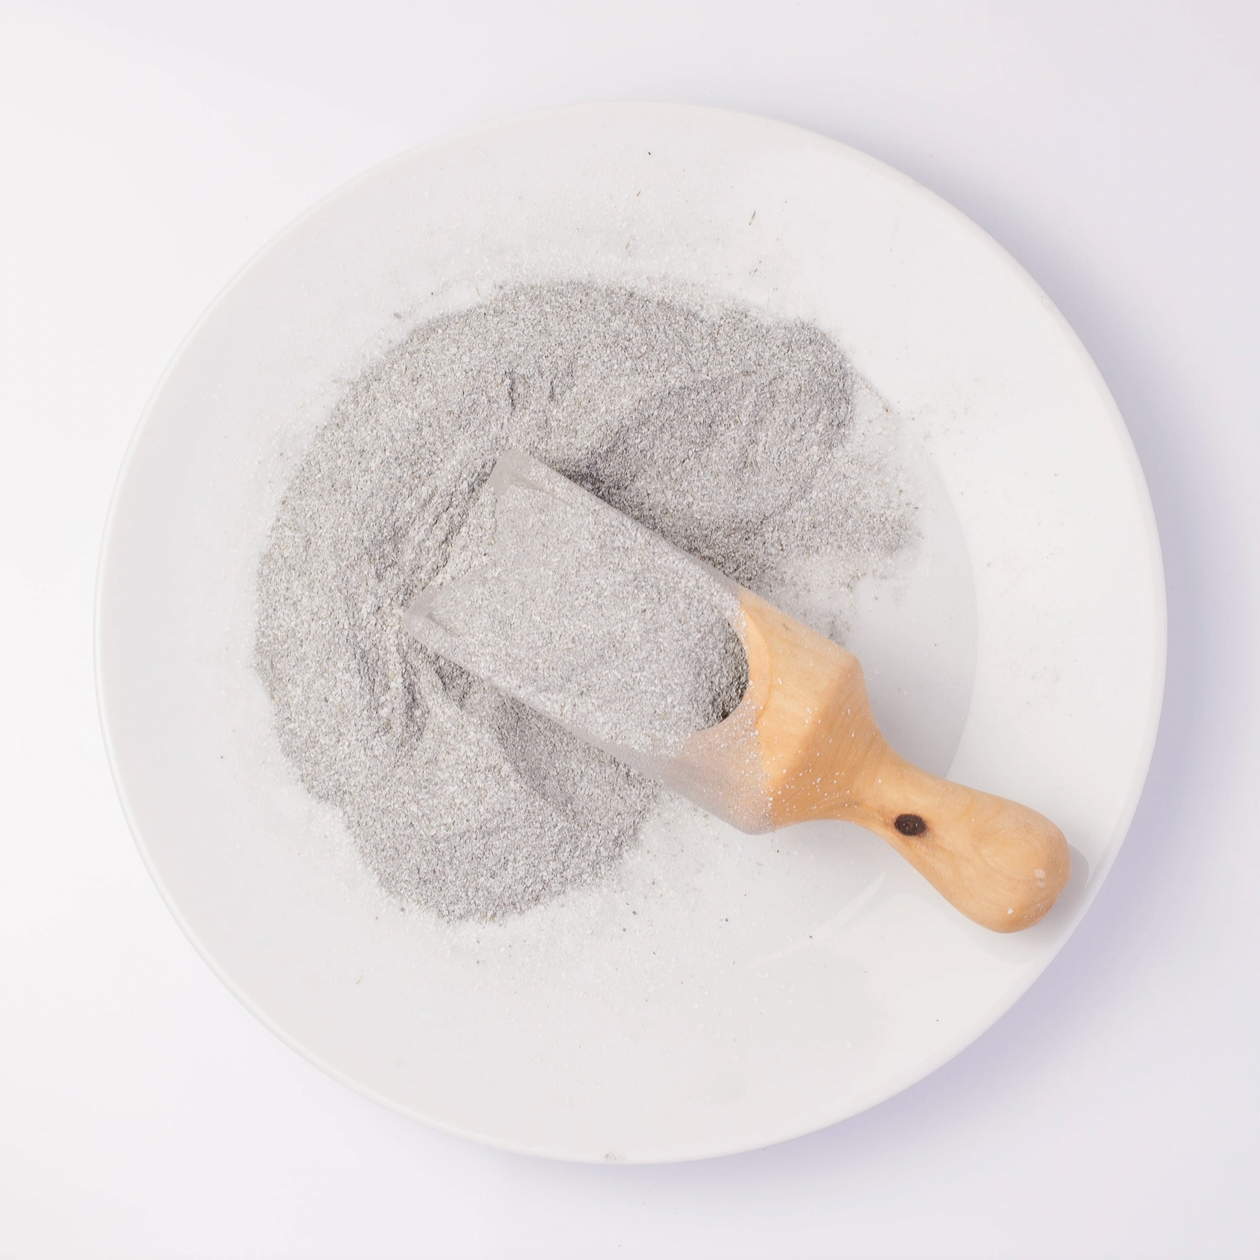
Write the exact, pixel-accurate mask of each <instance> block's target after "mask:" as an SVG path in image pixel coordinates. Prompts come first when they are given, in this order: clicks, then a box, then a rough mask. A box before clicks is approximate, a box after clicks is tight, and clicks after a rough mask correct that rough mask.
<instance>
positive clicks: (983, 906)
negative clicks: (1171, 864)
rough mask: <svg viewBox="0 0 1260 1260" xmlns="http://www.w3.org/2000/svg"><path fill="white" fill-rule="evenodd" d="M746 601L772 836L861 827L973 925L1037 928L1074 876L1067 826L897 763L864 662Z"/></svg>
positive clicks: (750, 697)
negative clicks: (823, 824)
mask: <svg viewBox="0 0 1260 1260" xmlns="http://www.w3.org/2000/svg"><path fill="white" fill-rule="evenodd" d="M740 603H741V607H742V609H743V613H744V618H745V632H744V646H745V650H746V652H747V655H748V674H749V687H748V692H747V694H746V697H745V702H746V703H747V704H748V705H750V706H752V707H753V708H754V710H755V717H754V721H755V726H756V738H757V743H758V749H759V752H760V758H761V762H762V765H763V768H764V771H765V776H766V779H765V782H766V785H767V791H768V793H769V798H770V799H769V812H770V818H771V821H772V823H773V825H774V827H776V828H778V827H786V826H789V825H790V824H792V823H797V822H804V821H806V820H808V819H820V818H832V819H843V820H845V821H848V822H855V823H858V824H859V825H860V826H862V827H865V828H867V830H869V831H873V832H874V833H875V834H876V835H877V836H879V837H880V838H881V839H883V840H886V841H887V842H888V843H889V844H891V845H892V846H893V848H895V849H896V850H897V852H898V853H900V854H901V855H902V857H904V858H905V859H906V860H907V861H908V862H910V863H911V864H912V865H913V866H914V867H915V869H916V870H918V871H919V872H920V873H921V874H923V875H924V876H925V877H926V878H927V879H928V880H929V881H930V882H931V883H932V884H933V885H934V886H935V887H936V888H937V889H938V890H939V891H940V892H941V893H942V894H943V895H944V896H945V898H946V899H947V900H948V901H950V902H951V903H952V904H953V905H954V906H956V907H957V908H958V909H959V910H961V911H962V912H963V914H965V915H967V917H968V918H970V919H973V920H974V921H975V922H976V923H980V924H983V925H984V926H985V927H988V928H992V929H993V930H995V931H998V932H1014V931H1018V930H1019V929H1021V928H1026V927H1029V926H1031V925H1032V924H1034V923H1036V922H1037V921H1038V920H1039V919H1041V918H1042V916H1043V915H1045V913H1046V911H1048V910H1049V909H1050V907H1051V906H1052V905H1053V904H1054V902H1055V899H1056V898H1057V897H1058V895H1059V893H1060V892H1061V891H1062V890H1063V888H1064V886H1065V885H1066V883H1067V880H1068V876H1069V874H1070V873H1071V857H1070V855H1069V853H1068V847H1067V842H1066V840H1065V839H1064V836H1063V833H1062V832H1061V831H1060V830H1059V828H1058V827H1056V826H1055V825H1054V823H1052V822H1051V821H1050V820H1049V819H1048V818H1044V817H1043V816H1042V815H1041V814H1038V813H1036V812H1035V811H1034V810H1031V809H1028V808H1027V807H1025V806H1023V805H1019V804H1017V803H1016V802H1014V801H1008V800H1004V799H1003V798H1001V797H998V796H990V795H989V794H988V793H985V792H978V791H975V790H974V789H972V788H967V787H963V786H961V785H960V784H957V783H951V782H949V781H947V780H945V779H938V778H937V777H936V776H935V775H931V774H928V773H927V772H926V771H923V770H920V769H918V768H917V767H916V766H913V765H911V764H910V762H908V761H906V760H905V759H904V758H903V757H900V756H898V754H897V753H896V752H894V751H893V749H892V748H891V747H890V746H889V745H888V743H887V741H886V740H885V739H884V737H883V735H882V734H881V733H880V730H879V727H878V726H877V725H876V723H875V718H874V715H873V714H872V712H871V706H870V701H869V700H868V698H867V694H866V683H865V680H864V678H863V676H862V667H861V665H860V664H859V662H858V660H857V657H855V656H854V655H853V654H852V653H850V652H847V651H845V649H844V648H842V647H840V646H839V645H838V644H835V643H833V642H832V641H831V640H830V639H827V638H824V637H823V636H822V635H820V634H816V633H815V632H814V631H812V630H810V629H809V628H808V627H806V626H803V625H801V624H800V623H799V622H797V621H795V620H793V619H792V618H791V617H788V616H787V615H786V614H785V613H782V612H780V611H779V610H778V609H776V608H774V607H772V606H771V605H770V604H767V603H766V602H765V601H764V600H762V599H760V598H758V597H757V596H756V595H753V594H752V593H751V592H749V591H742V590H741V592H740ZM898 820H900V821H901V828H900V829H899V828H898ZM916 820H919V821H921V823H922V829H921V830H919V829H918V821H916ZM906 832H910V833H912V834H905V833H906ZM916 833H917V834H916Z"/></svg>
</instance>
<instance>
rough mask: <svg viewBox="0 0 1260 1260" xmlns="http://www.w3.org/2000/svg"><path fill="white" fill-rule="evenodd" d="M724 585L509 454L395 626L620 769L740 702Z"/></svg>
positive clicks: (733, 607)
mask: <svg viewBox="0 0 1260 1260" xmlns="http://www.w3.org/2000/svg"><path fill="white" fill-rule="evenodd" d="M741 621H742V614H741V613H740V610H739V600H738V598H737V596H736V595H735V593H734V590H733V589H732V587H731V585H730V584H729V583H727V582H724V581H723V580H722V579H721V577H720V576H719V575H718V574H716V573H714V572H713V571H712V570H710V569H708V568H706V567H705V566H704V565H701V564H698V563H697V562H696V561H695V560H693V559H692V558H691V557H689V556H686V555H684V554H683V553H682V552H680V551H678V550H677V549H676V548H675V547H671V546H670V545H669V543H667V542H665V541H664V539H662V538H660V537H659V535H656V534H653V533H652V532H651V531H650V530H648V529H645V528H644V527H643V526H642V525H639V524H638V523H637V522H636V521H633V520H631V519H630V518H629V517H628V516H625V515H623V514H622V513H620V512H618V511H617V510H616V509H615V508H611V507H609V506H608V504H606V503H604V502H603V501H602V500H601V499H598V498H596V497H595V496H594V495H592V494H590V493H589V492H587V491H585V490H583V489H581V488H580V487H579V486H577V485H575V484H574V483H573V482H571V481H569V480H568V479H567V478H565V477H561V476H559V475H558V474H557V473H555V472H553V471H552V470H551V469H549V468H547V467H546V466H545V465H543V464H540V463H539V462H538V461H537V460H535V459H531V458H530V457H529V456H528V455H526V454H525V453H524V452H523V451H510V452H508V453H507V454H506V455H504V456H503V457H502V458H501V459H499V461H498V462H497V463H496V464H495V467H494V471H493V472H492V473H491V475H490V479H489V480H488V481H487V483H486V485H485V486H484V487H483V488H482V491H481V493H480V494H479V495H478V496H477V499H476V500H475V502H474V503H473V506H472V510H471V512H470V513H469V517H468V520H467V522H466V523H465V525H464V528H463V530H461V531H460V534H459V537H458V538H457V540H456V542H455V545H454V546H453V548H452V550H451V557H450V560H449V561H448V563H447V565H446V567H445V568H444V569H443V570H442V572H441V573H440V574H439V575H438V577H437V579H436V580H435V581H434V582H433V584H432V585H431V586H430V587H428V588H427V589H426V590H425V591H424V592H423V593H422V594H421V595H420V596H419V598H418V599H417V600H416V602H415V603H414V604H413V605H412V607H411V609H410V610H409V614H408V617H407V625H408V628H409V629H411V630H412V632H413V633H414V634H415V635H416V636H417V637H418V638H419V639H420V641H421V642H422V643H424V644H425V645H426V646H428V647H430V648H432V649H433V650H434V651H435V652H438V653H439V654H440V655H442V656H445V657H448V658H449V659H451V660H454V661H456V662H458V664H460V665H461V666H463V667H464V668H465V669H468V670H470V671H471V672H473V673H474V674H476V675H477V676H478V677H479V678H484V679H485V680H486V681H487V682H490V683H493V684H494V686H496V687H498V688H500V689H501V690H503V691H506V692H507V693H508V694H509V695H511V696H515V697H516V698H517V699H519V700H522V701H524V702H525V703H526V704H528V705H529V706H530V707H531V708H534V709H536V710H538V711H539V712H541V713H543V714H544V715H546V716H547V717H549V718H551V719H552V720H553V721H556V722H559V723H560V724H561V725H563V726H565V727H566V728H567V729H569V730H570V731H572V732H573V733H574V734H576V735H580V736H582V737H583V738H585V739H588V740H590V741H591V742H592V743H595V744H596V745H598V746H599V747H601V748H604V749H606V750H607V751H609V752H612V753H614V754H615V755H617V756H620V757H621V758H622V759H623V760H627V761H628V762H629V763H630V764H631V765H632V766H636V767H637V766H640V765H642V764H643V763H642V760H641V759H642V758H644V757H646V758H652V759H660V758H670V757H674V756H676V755H677V753H678V752H680V751H681V749H682V747H683V744H684V743H685V742H686V740H687V738H688V736H690V735H692V734H694V733H695V732H696V731H700V730H704V729H706V728H708V727H711V726H715V725H716V724H717V723H719V722H721V721H722V719H723V718H725V717H727V716H728V715H729V714H730V713H731V712H732V711H733V710H734V708H735V706H736V705H737V704H738V703H739V700H740V697H741V696H742V695H743V694H744V688H745V686H746V684H747V681H748V665H747V660H746V659H745V656H744V650H743V647H742V645H741V643H740V639H739V635H738V634H737V632H736V630H735V625H736V624H738V623H739V622H741Z"/></svg>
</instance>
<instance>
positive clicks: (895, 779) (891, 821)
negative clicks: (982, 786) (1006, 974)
mask: <svg viewBox="0 0 1260 1260" xmlns="http://www.w3.org/2000/svg"><path fill="white" fill-rule="evenodd" d="M876 739H877V740H878V744H877V745H876V746H875V747H872V748H871V750H870V752H871V754H872V755H871V756H870V758H869V760H868V761H867V763H866V765H864V766H863V768H862V773H861V774H860V775H859V776H857V780H856V782H851V784H850V787H849V795H848V798H847V801H848V803H847V804H846V807H845V808H843V809H840V810H836V811H835V813H836V815H837V816H839V817H843V818H848V819H850V820H852V821H853V822H856V823H859V824H861V825H862V826H863V827H866V828H867V829H868V830H869V831H873V832H874V833H875V834H876V835H877V836H879V837H880V838H881V839H884V840H886V841H887V842H888V843H889V844H891V845H892V846H893V848H894V849H896V850H897V852H898V853H900V854H901V856H902V857H904V858H905V859H906V861H908V862H909V863H910V864H911V865H912V866H913V867H914V868H915V869H916V870H917V871H918V872H919V873H920V874H921V875H923V876H924V877H925V878H926V879H927V880H928V881H929V882H930V883H931V884H932V885H933V886H934V887H935V888H937V889H938V890H939V891H940V892H941V894H942V895H943V896H944V897H945V898H946V899H947V900H948V901H949V902H951V903H952V904H953V905H954V906H956V907H957V908H958V909H959V910H961V911H962V912H963V914H965V915H966V916H967V917H968V918H969V919H973V920H974V921H975V922H976V923H980V924H982V925H983V926H984V927H987V928H992V929H993V930H994V931H997V932H1016V931H1019V930H1020V929H1021V928H1026V927H1030V926H1031V925H1032V924H1034V923H1036V922H1037V921H1038V920H1039V919H1040V918H1041V917H1042V916H1043V915H1044V914H1045V913H1046V911H1047V910H1049V909H1050V907H1051V906H1052V905H1053V904H1054V902H1055V898H1057V897H1058V895H1059V893H1060V892H1062V891H1063V887H1064V885H1065V884H1066V883H1067V881H1068V876H1069V875H1070V874H1071V869H1072V860H1071V857H1070V855H1069V853H1068V847H1067V841H1066V840H1065V839H1064V837H1063V833H1062V832H1061V831H1060V830H1059V829H1058V827H1056V826H1055V825H1054V823H1052V822H1051V821H1050V820H1049V819H1048V818H1045V817H1043V816H1042V815H1041V814H1039V813H1037V812H1036V811H1035V810H1032V809H1028V808H1027V807H1026V806H1024V805H1019V804H1016V802H1014V801H1008V800H1004V799H1003V798H1002V797H1000V796H990V795H989V794H988V793H987V792H978V791H976V790H975V789H974V788H969V787H963V786H962V785H961V784H958V783H951V782H949V781H948V780H946V779H938V778H937V777H936V776H935V775H931V774H928V773H927V771H925V770H920V769H919V768H918V767H917V766H914V765H911V764H910V762H908V761H906V760H905V758H903V757H900V756H898V755H897V753H895V752H894V751H893V750H892V748H890V747H889V746H888V744H887V743H885V742H884V740H883V737H882V736H879V735H878V734H877V735H876Z"/></svg>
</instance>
